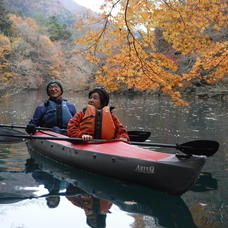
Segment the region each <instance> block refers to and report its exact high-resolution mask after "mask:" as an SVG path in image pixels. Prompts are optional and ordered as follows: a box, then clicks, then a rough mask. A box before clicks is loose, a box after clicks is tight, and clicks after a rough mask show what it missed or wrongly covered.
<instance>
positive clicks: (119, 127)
mask: <svg viewBox="0 0 228 228" xmlns="http://www.w3.org/2000/svg"><path fill="white" fill-rule="evenodd" d="M112 119H113V121H114V124H115V127H116V133H115V138H116V139H119V138H126V139H127V140H130V139H129V136H128V133H127V131H126V129H125V128H124V126H123V124H122V123H121V122H120V121H119V119H118V118H117V116H116V115H115V114H113V113H112Z"/></svg>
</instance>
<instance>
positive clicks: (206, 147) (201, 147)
mask: <svg viewBox="0 0 228 228" xmlns="http://www.w3.org/2000/svg"><path fill="white" fill-rule="evenodd" d="M5 130H8V131H12V129H5ZM15 132H16V133H17V134H18V135H17V134H15ZM0 133H1V130H0ZM4 137H5V138H6V139H8V138H10V137H14V138H21V139H22V141H24V140H25V139H40V140H63V141H69V142H73V143H85V142H83V141H82V139H80V138H70V137H50V136H37V135H27V134H24V133H22V132H20V131H16V130H13V132H12V133H11V134H8V135H3V134H0V142H4ZM113 141H114V140H100V139H94V140H92V141H89V142H87V143H108V142H113ZM128 143H130V144H132V145H138V146H152V147H153V146H158V147H169V148H175V149H177V150H180V151H181V152H183V153H185V154H195V155H205V156H207V157H210V156H212V155H214V154H215V153H216V151H217V150H218V148H219V143H218V142H216V141H212V140H195V141H190V142H186V143H183V144H162V143H149V142H133V141H129V142H128Z"/></svg>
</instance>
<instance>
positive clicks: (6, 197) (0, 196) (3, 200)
mask: <svg viewBox="0 0 228 228" xmlns="http://www.w3.org/2000/svg"><path fill="white" fill-rule="evenodd" d="M81 192H83V191H81ZM79 195H81V193H78V192H75V193H74V192H69V193H67V192H58V193H53V194H52V193H48V194H44V195H40V196H24V195H20V194H17V193H8V192H1V193H0V204H11V203H16V202H18V201H21V200H26V199H39V198H42V197H45V198H47V197H56V196H79Z"/></svg>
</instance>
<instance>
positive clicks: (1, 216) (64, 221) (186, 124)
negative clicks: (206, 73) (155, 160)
mask: <svg viewBox="0 0 228 228" xmlns="http://www.w3.org/2000/svg"><path fill="white" fill-rule="evenodd" d="M46 98H47V97H46V94H45V92H42V91H28V92H24V93H21V94H17V95H15V96H12V97H8V98H1V101H0V116H1V122H0V124H6V125H17V126H18V125H21V126H25V125H26V124H27V122H28V121H29V119H30V117H31V115H32V114H33V112H34V109H35V107H36V106H37V105H38V104H40V103H42V102H43V101H44V100H45V99H46ZM64 98H66V99H67V100H69V101H71V102H73V103H74V104H75V105H76V108H77V110H81V109H82V108H83V107H84V106H85V105H86V102H87V97H86V94H83V93H67V92H65V93H64ZM189 102H190V105H189V106H184V107H183V106H182V107H175V106H173V105H172V102H170V101H169V100H167V98H161V97H159V98H158V97H154V96H141V95H131V96H130V95H129V96H122V95H115V96H113V95H112V96H111V102H110V105H112V106H115V114H117V116H118V117H119V119H120V120H121V122H122V123H123V124H124V125H125V126H126V128H127V130H129V131H130V130H145V131H150V132H151V136H150V138H149V140H150V141H151V142H156V143H169V144H173V143H184V142H188V141H192V140H198V139H207V140H215V141H218V142H219V144H220V148H219V150H218V152H217V153H216V154H215V155H213V156H211V157H208V159H207V162H206V165H205V166H204V168H203V171H202V174H201V176H200V179H199V180H198V181H197V183H196V185H194V186H193V187H192V189H190V190H189V191H188V192H186V193H185V194H183V195H182V196H181V197H176V196H171V195H166V194H163V193H161V192H157V191H154V190H150V189H147V188H144V187H142V186H138V185H127V184H126V183H123V182H121V181H118V180H114V179H110V178H107V177H101V176H98V175H94V174H90V173H86V172H83V171H80V170H76V169H71V168H69V167H66V166H62V165H59V164H56V163H55V162H52V161H49V160H46V159H45V158H42V157H39V156H38V155H37V154H34V155H29V152H28V149H27V146H26V143H25V142H21V143H11V144H0V227H3V228H38V227H39V228H40V227H44V228H46V227H47V228H51V227H55V228H60V227H61V228H62V227H64V226H65V227H67V228H74V227H80V228H84V227H85V228H86V227H99V228H102V227H107V228H114V227H115V228H116V227H122V228H130V227H131V228H132V227H133V228H149V227H150V228H160V227H166V228H176V227H179V228H217V227H218V228H227V227H228V143H227V140H226V135H227V134H228V127H227V126H228V125H227V119H228V111H227V110H228V109H227V107H228V101H227V100H216V99H198V98H195V99H191V100H189ZM16 130H20V131H22V132H24V131H23V129H16ZM153 149H156V150H158V151H169V152H171V153H172V152H176V151H175V149H172V150H170V149H165V148H153ZM31 156H32V158H31ZM34 159H35V162H34ZM49 171H51V173H50V172H49ZM73 185H76V186H78V187H73ZM80 187H82V188H83V189H84V190H82V189H81V188H80ZM57 188H58V190H59V191H60V192H61V193H62V194H63V196H60V197H59V198H60V202H59V204H58V206H56V207H54V206H53V207H51V206H48V205H47V203H48V200H47V199H46V198H45V197H43V195H44V194H47V193H48V192H50V191H51V190H53V191H54V190H56V189H57ZM66 189H67V191H66ZM66 192H67V193H68V194H71V195H69V196H66ZM75 192H76V193H78V194H79V195H80V196H82V197H81V198H80V199H81V201H80V203H82V201H83V204H84V205H85V204H86V203H87V204H89V203H88V202H91V201H88V199H90V200H91V199H92V200H93V202H94V204H95V202H98V204H99V203H100V205H101V204H102V205H103V207H102V209H103V215H102V216H100V217H97V218H98V220H97V221H98V223H99V225H96V226H95V225H94V226H92V225H91V226H89V225H88V223H89V222H88V223H87V221H90V222H91V223H92V222H94V221H95V219H94V218H92V217H91V216H90V214H91V211H89V210H87V211H86V210H84V209H82V208H81V207H80V204H79V201H77V200H75V197H73V196H72V194H73V193H75ZM34 195H35V196H42V197H38V198H32V197H31V198H29V199H28V197H29V196H34ZM56 198H57V199H58V197H53V199H52V200H53V201H52V203H53V202H54V200H55V199H56ZM76 198H78V197H76ZM83 198H84V199H83ZM86 200H87V201H86ZM76 201H77V202H76ZM53 204H54V203H53ZM97 210H98V209H97ZM86 214H87V216H86ZM94 223H95V222H94ZM105 224H106V225H105Z"/></svg>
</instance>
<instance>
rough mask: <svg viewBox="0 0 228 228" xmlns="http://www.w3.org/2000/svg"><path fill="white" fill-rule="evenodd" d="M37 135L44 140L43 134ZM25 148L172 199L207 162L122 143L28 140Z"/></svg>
mask: <svg viewBox="0 0 228 228" xmlns="http://www.w3.org/2000/svg"><path fill="white" fill-rule="evenodd" d="M38 135H40V136H42V135H45V136H46V134H44V133H38ZM56 136H58V135H56ZM61 137H62V136H61ZM28 148H29V150H35V151H37V152H39V153H40V154H42V155H44V156H47V157H48V158H51V159H53V160H55V161H57V162H60V163H62V164H66V165H69V166H71V167H75V168H77V169H82V170H86V171H89V172H93V173H97V174H100V175H104V176H108V177H111V178H116V179H121V180H124V181H126V182H130V183H135V184H139V185H143V186H146V187H149V188H152V189H155V190H159V191H162V192H166V193H168V194H172V195H182V194H183V193H185V192H186V191H187V190H189V189H190V188H191V187H192V185H193V184H194V183H195V182H196V181H197V179H198V177H199V175H200V172H201V170H202V168H203V166H204V164H205V162H206V156H196V155H192V156H185V155H176V154H167V153H160V152H155V151H150V150H145V149H142V148H139V147H136V146H133V145H130V144H128V143H126V142H122V141H111V142H106V143H88V144H75V143H71V142H68V141H58V140H40V139H35V140H33V139H31V140H28Z"/></svg>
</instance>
